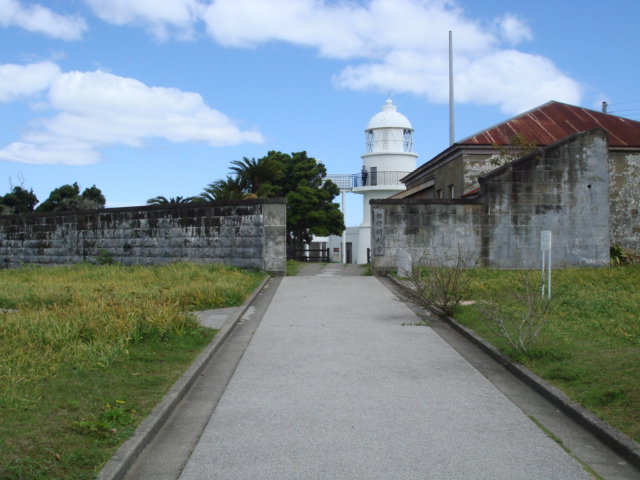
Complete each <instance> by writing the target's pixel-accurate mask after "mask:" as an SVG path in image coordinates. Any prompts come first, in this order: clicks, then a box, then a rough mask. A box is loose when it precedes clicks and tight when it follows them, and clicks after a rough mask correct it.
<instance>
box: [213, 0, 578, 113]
mask: <svg viewBox="0 0 640 480" xmlns="http://www.w3.org/2000/svg"><path fill="white" fill-rule="evenodd" d="M203 19H204V21H205V24H206V28H207V32H208V34H209V35H210V36H211V37H212V38H213V39H214V40H215V41H216V42H218V43H220V44H221V45H226V46H234V47H255V46H257V45H259V44H261V43H264V42H271V41H281V42H288V43H292V44H295V45H300V46H306V47H312V48H316V49H317V51H318V52H319V54H320V55H322V56H326V57H330V58H336V59H342V60H346V61H350V62H351V64H350V65H347V66H346V67H345V68H344V69H343V70H342V72H340V73H339V74H337V75H335V76H334V79H333V80H334V84H335V85H336V86H337V87H339V88H348V89H353V90H376V91H387V90H392V91H394V92H396V93H399V92H410V93H413V94H416V95H420V96H423V97H425V98H428V99H429V100H430V101H433V102H440V103H444V102H446V101H447V99H448V31H449V30H451V31H453V37H454V38H453V41H454V72H455V78H456V91H457V92H459V94H456V97H457V100H458V101H460V102H471V103H476V104H492V105H497V106H499V108H500V109H501V110H502V111H503V112H505V113H509V114H513V113H519V112H521V111H522V110H521V109H522V108H523V106H526V107H527V108H530V107H532V106H535V105H539V104H542V103H544V102H546V101H548V100H551V99H556V100H561V101H567V102H573V103H578V102H579V101H580V97H581V90H582V88H581V86H580V85H579V84H578V82H576V81H575V80H573V79H571V78H570V77H568V76H567V75H565V74H564V73H562V72H561V71H560V70H559V69H558V68H557V67H555V66H554V65H553V63H552V62H551V61H550V60H549V59H545V58H542V57H539V56H535V55H529V54H525V53H522V52H518V51H515V50H512V47H513V46H514V45H516V44H518V43H521V42H523V41H529V40H532V39H533V33H532V31H531V29H530V28H529V26H528V25H527V24H526V23H525V22H524V20H522V19H521V18H519V17H517V16H516V15H513V14H505V15H503V16H501V17H499V18H496V19H493V20H491V19H488V20H487V21H485V22H480V21H478V20H474V19H471V18H468V17H467V16H465V12H464V10H463V9H462V8H460V7H459V5H458V3H457V2H455V1H454V0H371V1H370V2H366V3H364V4H362V3H359V2H339V3H329V2H327V1H322V0H216V1H215V2H213V3H211V5H209V6H208V7H207V8H206V10H205V13H204V15H203ZM514 67H516V68H517V69H516V70H514Z"/></svg>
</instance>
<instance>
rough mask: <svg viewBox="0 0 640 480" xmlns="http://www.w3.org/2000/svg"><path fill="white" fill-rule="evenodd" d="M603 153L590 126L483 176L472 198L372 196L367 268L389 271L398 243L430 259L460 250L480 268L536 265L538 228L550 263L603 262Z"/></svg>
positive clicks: (602, 139)
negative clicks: (545, 237)
mask: <svg viewBox="0 0 640 480" xmlns="http://www.w3.org/2000/svg"><path fill="white" fill-rule="evenodd" d="M607 154H608V153H607V137H606V132H604V131H603V130H594V131H591V132H586V133H581V134H577V135H574V136H572V137H569V138H567V139H565V140H563V141H561V142H558V143H556V144H553V145H549V146H548V147H545V148H544V149H542V150H539V151H537V152H534V153H532V154H530V155H528V156H526V157H524V158H522V159H520V160H518V161H516V162H512V163H510V164H508V165H505V166H503V167H500V168H499V169H496V170H494V171H493V172H491V173H490V174H488V175H486V176H485V177H481V179H480V184H481V192H480V197H479V198H477V199H473V200H463V199H454V200H446V201H443V200H423V199H401V200H376V201H372V202H371V213H372V218H373V220H372V221H373V223H372V245H373V246H374V247H373V258H372V264H373V265H372V268H373V270H374V272H375V273H379V274H383V273H384V272H385V271H387V270H391V269H395V265H396V254H397V251H398V249H399V248H402V249H404V250H406V251H408V252H409V253H411V254H412V256H413V258H414V259H417V258H419V257H421V256H425V255H427V256H428V257H429V258H431V259H433V260H434V261H436V262H437V261H439V260H440V261H441V260H442V259H444V258H447V257H451V256H455V255H457V253H458V249H459V248H460V250H462V251H463V252H470V253H471V254H472V255H473V256H474V257H475V258H477V259H478V260H479V261H480V263H481V264H482V265H484V266H490V267H495V268H519V267H529V266H533V265H536V266H537V265H539V264H540V261H541V260H540V259H541V249H540V232H541V231H543V230H550V231H551V232H552V237H553V240H552V243H553V247H552V257H553V258H552V260H553V264H554V265H555V266H602V265H608V263H609V172H608V166H607Z"/></svg>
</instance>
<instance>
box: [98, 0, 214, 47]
mask: <svg viewBox="0 0 640 480" xmlns="http://www.w3.org/2000/svg"><path fill="white" fill-rule="evenodd" d="M85 2H86V3H87V4H88V5H89V6H90V7H91V9H92V10H93V12H94V13H95V14H96V15H97V16H98V17H100V18H101V19H102V20H104V21H106V22H109V23H113V24H115V25H126V24H129V23H133V24H138V25H143V26H144V27H145V28H147V30H149V31H150V32H151V33H152V35H153V36H154V37H156V38H157V39H158V40H166V39H167V38H169V36H170V35H171V33H174V34H175V35H176V36H177V37H178V38H180V39H187V38H191V37H192V36H193V33H194V24H195V23H196V22H197V21H198V18H199V17H200V16H201V12H202V10H203V8H204V6H203V5H202V4H201V3H200V2H199V1H198V0H162V1H158V0H85Z"/></svg>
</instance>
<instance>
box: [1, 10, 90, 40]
mask: <svg viewBox="0 0 640 480" xmlns="http://www.w3.org/2000/svg"><path fill="white" fill-rule="evenodd" d="M0 25H2V26H3V27H10V26H16V27H20V28H24V29H25V30H29V31H31V32H37V33H42V34H45V35H48V36H50V37H54V38H60V39H62V40H78V39H80V38H81V37H82V34H83V33H84V32H85V31H86V30H87V24H86V22H85V21H84V19H83V18H81V17H79V16H76V15H60V14H57V13H55V12H52V11H51V10H50V9H48V8H46V7H43V6H42V5H40V4H35V5H29V6H23V5H22V4H21V3H20V2H19V1H18V0H0Z"/></svg>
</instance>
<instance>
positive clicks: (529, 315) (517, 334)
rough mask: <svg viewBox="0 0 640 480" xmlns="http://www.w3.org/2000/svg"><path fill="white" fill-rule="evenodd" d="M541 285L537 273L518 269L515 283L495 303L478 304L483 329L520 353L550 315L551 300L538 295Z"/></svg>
mask: <svg viewBox="0 0 640 480" xmlns="http://www.w3.org/2000/svg"><path fill="white" fill-rule="evenodd" d="M541 282H542V280H541V278H540V277H539V272H534V271H532V270H531V269H528V270H526V269H524V270H518V283H517V284H514V285H513V286H512V287H511V288H509V289H507V290H506V291H505V292H504V294H505V296H504V298H503V299H502V301H501V302H500V303H499V304H498V303H488V302H482V303H479V304H478V310H479V312H480V318H481V320H482V322H483V323H484V324H485V325H486V326H487V328H489V329H490V330H491V331H492V332H493V333H495V334H496V335H499V336H501V337H502V338H504V339H505V340H506V341H507V343H508V344H509V346H510V347H511V348H513V349H515V350H517V351H518V352H521V353H524V352H526V351H527V349H528V348H529V347H530V346H531V345H532V344H533V343H534V342H535V340H536V338H537V337H538V335H539V334H540V332H541V331H542V329H543V328H544V326H545V325H546V323H547V321H548V320H549V316H550V313H551V299H550V298H546V297H544V296H543V295H542V294H541V286H542V285H541Z"/></svg>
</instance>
